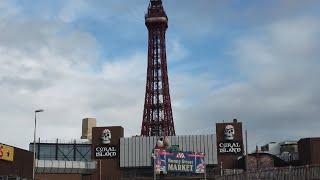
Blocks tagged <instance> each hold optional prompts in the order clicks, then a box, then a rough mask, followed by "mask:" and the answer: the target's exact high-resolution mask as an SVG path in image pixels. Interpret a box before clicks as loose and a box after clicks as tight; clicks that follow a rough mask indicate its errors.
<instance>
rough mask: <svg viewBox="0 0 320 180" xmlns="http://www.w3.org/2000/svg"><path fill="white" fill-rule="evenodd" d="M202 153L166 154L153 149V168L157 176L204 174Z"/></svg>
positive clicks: (203, 155) (163, 151)
mask: <svg viewBox="0 0 320 180" xmlns="http://www.w3.org/2000/svg"><path fill="white" fill-rule="evenodd" d="M204 157H205V154H204V153H194V152H166V151H165V150H159V149H155V157H154V160H155V163H154V168H155V171H156V172H157V174H160V172H162V173H163V174H167V173H169V172H186V173H204V171H205V163H204Z"/></svg>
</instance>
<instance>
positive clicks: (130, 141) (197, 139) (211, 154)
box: [120, 134, 217, 167]
mask: <svg viewBox="0 0 320 180" xmlns="http://www.w3.org/2000/svg"><path fill="white" fill-rule="evenodd" d="M168 138H169V140H170V143H171V145H179V147H180V149H181V150H182V151H192V152H204V153H206V158H205V161H206V163H207V164H217V154H216V153H217V150H216V145H215V144H216V139H215V135H214V134H209V135H184V136H170V137H168ZM121 142H123V143H121V144H120V151H125V152H121V153H120V156H124V157H120V159H121V160H122V161H123V162H121V163H120V167H148V166H151V163H152V161H151V154H152V150H153V148H154V147H155V145H156V137H131V138H122V139H121Z"/></svg>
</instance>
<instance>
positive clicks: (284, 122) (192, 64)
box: [0, 0, 320, 149]
mask: <svg viewBox="0 0 320 180" xmlns="http://www.w3.org/2000/svg"><path fill="white" fill-rule="evenodd" d="M163 4H164V8H165V10H166V12H167V15H168V18H169V28H168V30H167V39H166V41H167V55H168V57H167V61H168V73H169V84H170V94H171V101H172V108H173V116H174V123H175V128H176V133H177V134H178V135H185V134H212V133H215V123H217V122H223V121H225V122H228V121H232V119H234V118H236V119H238V121H241V122H242V123H243V128H244V129H246V130H248V140H249V146H250V147H254V146H255V145H260V146H261V145H263V144H265V143H268V142H271V141H275V142H281V141H285V140H299V139H300V138H303V137H314V136H315V137H319V136H320V132H319V129H320V121H319V117H320V83H319V79H318V78H319V75H320V70H319V69H320V60H319V57H320V38H319V37H320V21H319V19H320V1H317V0H308V1H301V0H282V1H278V0H270V1H259V0H255V1H254V0H246V1H243V0H184V1H180V0H163ZM147 7H148V0H121V1H119V0H34V1H32V2H31V1H29V0H1V1H0V99H1V101H0V117H1V120H0V124H1V125H0V142H1V143H6V144H10V145H14V146H17V147H21V148H25V149H28V145H29V142H31V141H33V129H34V110H36V109H44V110H45V111H44V112H42V113H39V114H38V115H37V137H40V138H41V139H43V140H54V139H56V138H60V139H64V140H69V139H70V140H71V139H75V138H76V139H78V138H80V136H81V124H82V119H83V118H86V117H94V118H97V125H98V126H117V125H120V126H123V127H124V129H125V136H127V137H128V136H133V135H139V134H140V129H141V123H142V112H143V103H144V93H145V83H146V70H147V29H146V27H145V25H144V13H145V12H146V10H147Z"/></svg>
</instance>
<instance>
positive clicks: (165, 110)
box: [141, 0, 175, 136]
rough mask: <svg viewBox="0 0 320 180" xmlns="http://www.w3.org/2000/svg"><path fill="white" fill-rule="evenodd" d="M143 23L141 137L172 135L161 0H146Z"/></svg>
mask: <svg viewBox="0 0 320 180" xmlns="http://www.w3.org/2000/svg"><path fill="white" fill-rule="evenodd" d="M145 24H146V26H147V28H148V68H147V82H146V93H145V102H144V110H143V119H142V128H141V136H174V135H175V129H174V123H173V116H172V108H171V100H170V93H169V81H168V72H167V55H166V30H167V28H168V17H167V15H166V12H165V11H164V9H163V6H162V1H161V0H150V3H149V7H148V12H147V14H146V15H145Z"/></svg>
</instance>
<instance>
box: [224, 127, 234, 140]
mask: <svg viewBox="0 0 320 180" xmlns="http://www.w3.org/2000/svg"><path fill="white" fill-rule="evenodd" d="M234 135H235V130H234V127H233V126H232V125H230V124H229V125H227V126H226V127H225V129H224V138H225V139H226V140H234Z"/></svg>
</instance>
